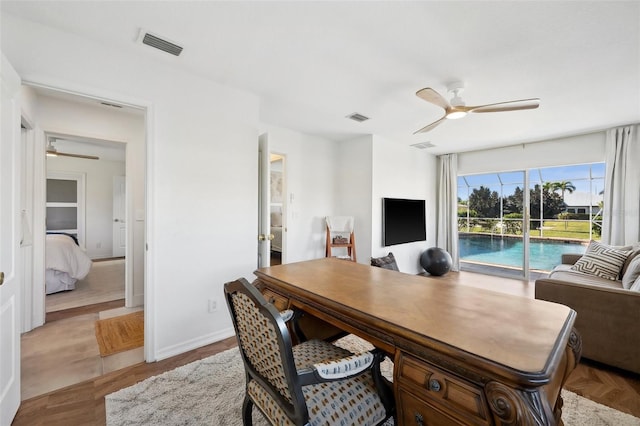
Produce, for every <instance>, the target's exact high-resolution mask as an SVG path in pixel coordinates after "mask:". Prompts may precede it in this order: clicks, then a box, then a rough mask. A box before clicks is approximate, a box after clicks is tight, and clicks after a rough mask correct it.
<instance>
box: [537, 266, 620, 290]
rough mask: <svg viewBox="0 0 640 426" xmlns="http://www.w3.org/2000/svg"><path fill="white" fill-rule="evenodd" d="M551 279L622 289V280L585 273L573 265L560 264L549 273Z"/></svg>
mask: <svg viewBox="0 0 640 426" xmlns="http://www.w3.org/2000/svg"><path fill="white" fill-rule="evenodd" d="M548 278H549V279H552V280H560V281H567V282H570V283H576V284H585V285H592V286H597V287H605V288H616V289H622V282H620V281H612V280H608V279H606V278H602V277H599V276H597V275H592V274H585V273H582V272H577V271H574V270H572V269H571V265H558V266H556V267H555V268H554V269H553V271H551V273H550V274H549V277H548Z"/></svg>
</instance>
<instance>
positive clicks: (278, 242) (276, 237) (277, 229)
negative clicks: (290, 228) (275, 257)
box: [271, 226, 282, 253]
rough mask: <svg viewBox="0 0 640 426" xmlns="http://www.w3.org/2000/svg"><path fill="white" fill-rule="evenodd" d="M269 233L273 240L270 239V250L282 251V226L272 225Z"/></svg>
mask: <svg viewBox="0 0 640 426" xmlns="http://www.w3.org/2000/svg"><path fill="white" fill-rule="evenodd" d="M271 234H273V240H271V250H272V251H277V252H279V253H282V226H272V227H271Z"/></svg>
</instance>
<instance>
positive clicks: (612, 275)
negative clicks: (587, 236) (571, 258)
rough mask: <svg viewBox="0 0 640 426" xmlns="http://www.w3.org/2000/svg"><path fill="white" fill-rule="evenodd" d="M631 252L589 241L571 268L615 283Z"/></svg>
mask: <svg viewBox="0 0 640 426" xmlns="http://www.w3.org/2000/svg"><path fill="white" fill-rule="evenodd" d="M630 254H631V250H626V251H623V250H619V249H617V248H614V247H611V246H607V245H605V244H602V243H599V242H597V241H591V242H590V243H589V247H587V251H586V252H585V254H584V255H583V256H582V257H581V258H580V259H579V260H578V261H577V262H576V263H575V265H573V266H572V267H571V269H572V270H574V271H578V272H583V273H585V274H592V275H596V276H598V277H601V278H606V279H608V280H612V281H615V280H617V279H618V277H619V276H620V271H621V270H622V266H624V262H625V260H627V257H628V256H629V255H630Z"/></svg>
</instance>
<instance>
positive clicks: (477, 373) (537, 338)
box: [255, 258, 581, 426]
mask: <svg viewBox="0 0 640 426" xmlns="http://www.w3.org/2000/svg"><path fill="white" fill-rule="evenodd" d="M255 274H256V276H257V277H258V280H257V283H256V284H257V285H258V286H259V287H260V288H261V289H262V290H263V292H265V294H266V295H267V297H268V298H270V299H271V300H273V301H274V302H275V303H276V304H277V305H280V306H279V307H281V308H282V307H295V308H299V309H302V310H304V311H305V312H308V313H310V314H312V315H314V316H316V317H318V318H320V319H322V320H324V321H326V322H328V323H329V324H332V325H334V326H336V327H339V328H341V329H343V330H346V331H348V332H351V333H354V334H356V335H359V336H361V337H363V338H365V339H367V340H369V341H370V342H371V343H373V344H374V345H375V346H377V347H380V348H382V349H384V350H385V351H387V352H388V353H390V354H393V356H394V391H395V398H396V405H397V410H398V423H399V424H401V425H402V424H404V425H408V424H411V425H418V426H422V425H451V424H472V425H493V424H504V425H512V424H513V425H547V424H549V425H554V424H562V420H561V418H560V416H561V411H562V410H561V408H562V398H561V397H560V390H561V388H562V384H563V383H564V382H565V380H566V378H567V376H568V375H569V373H570V372H571V371H573V369H574V368H575V366H576V363H577V361H578V359H579V357H580V351H581V341H580V337H579V335H577V333H575V332H574V331H573V329H572V327H573V323H574V320H575V316H576V314H575V312H574V311H572V310H571V309H570V308H568V307H566V306H563V305H558V304H553V303H548V302H543V301H540V300H534V299H527V298H523V297H516V296H510V295H506V294H501V293H495V292H491V291H486V290H482V289H477V288H472V287H466V286H465V287H462V286H447V285H446V283H445V282H443V281H442V280H439V279H434V278H429V277H421V276H414V275H409V274H402V273H398V272H394V271H389V270H386V269H382V268H375V267H370V266H367V265H362V264H357V263H353V262H346V261H344V260H339V259H332V258H325V259H317V260H311V261H306V262H299V263H293V264H287V265H278V266H274V267H269V268H262V269H259V270H257V271H256V272H255ZM309 337H313V336H309Z"/></svg>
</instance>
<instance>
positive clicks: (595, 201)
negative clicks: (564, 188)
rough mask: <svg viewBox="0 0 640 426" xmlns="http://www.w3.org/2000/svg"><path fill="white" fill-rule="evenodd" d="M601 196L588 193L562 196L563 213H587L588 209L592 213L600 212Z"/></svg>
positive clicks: (580, 192)
mask: <svg viewBox="0 0 640 426" xmlns="http://www.w3.org/2000/svg"><path fill="white" fill-rule="evenodd" d="M602 199H603V196H602V194H592V193H590V192H582V191H574V192H572V193H568V192H566V193H565V194H564V203H565V205H566V206H565V210H564V211H565V212H567V213H589V208H591V209H592V212H593V213H597V212H598V211H599V210H600V203H601V202H602Z"/></svg>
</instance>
